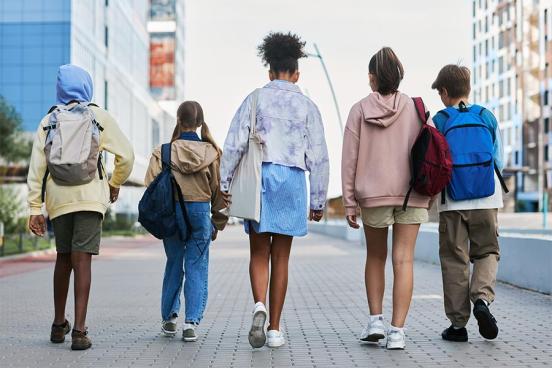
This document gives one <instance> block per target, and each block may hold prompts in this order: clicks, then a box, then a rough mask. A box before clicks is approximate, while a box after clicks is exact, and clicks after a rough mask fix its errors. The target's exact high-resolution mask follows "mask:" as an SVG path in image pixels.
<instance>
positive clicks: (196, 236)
mask: <svg viewBox="0 0 552 368" xmlns="http://www.w3.org/2000/svg"><path fill="white" fill-rule="evenodd" d="M186 209H187V211H188V215H189V217H190V223H191V227H192V229H191V233H190V234H191V235H190V238H189V239H187V240H186V241H184V240H182V239H184V234H185V230H186V225H185V222H184V217H183V215H182V211H181V210H180V204H178V203H177V211H176V217H177V223H178V225H179V228H180V234H176V235H174V236H172V237H170V238H167V239H163V245H164V246H165V254H166V256H167V263H166V265H165V276H164V278H163V291H162V294H161V316H162V318H163V320H168V319H169V318H171V317H173V316H178V315H179V312H180V291H181V290H182V282H183V281H184V303H185V321H186V322H189V323H196V324H198V323H199V322H200V321H201V319H202V318H203V312H204V311H205V306H206V305H207V280H208V278H207V276H208V272H209V244H210V243H211V234H212V229H213V227H212V224H211V216H210V215H211V212H210V211H211V207H210V204H209V203H208V202H186Z"/></svg>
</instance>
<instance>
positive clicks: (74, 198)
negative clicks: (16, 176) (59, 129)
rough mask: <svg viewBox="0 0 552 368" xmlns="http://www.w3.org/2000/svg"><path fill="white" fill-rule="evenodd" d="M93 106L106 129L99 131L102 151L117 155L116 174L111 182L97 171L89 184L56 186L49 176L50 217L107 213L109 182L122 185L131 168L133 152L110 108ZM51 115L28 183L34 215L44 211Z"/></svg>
mask: <svg viewBox="0 0 552 368" xmlns="http://www.w3.org/2000/svg"><path fill="white" fill-rule="evenodd" d="M90 108H91V109H92V111H93V112H94V114H95V116H96V121H97V122H98V123H99V124H100V125H101V126H102V127H103V131H102V132H100V152H101V151H107V152H110V153H112V154H113V155H115V169H114V170H113V175H112V177H111V179H109V181H108V178H107V175H106V173H105V172H104V174H103V180H100V178H99V175H98V173H96V178H95V179H94V180H92V181H91V182H90V183H88V184H84V185H76V186H61V185H57V184H56V183H55V182H54V181H53V180H52V178H51V177H50V176H48V179H47V182H46V196H45V203H46V211H47V212H48V216H49V217H50V219H54V218H56V217H59V216H62V215H65V214H67V213H72V212H79V211H93V212H99V213H101V214H102V215H103V214H105V212H106V211H107V209H108V208H109V204H110V201H109V185H108V183H109V184H111V186H113V187H115V188H119V187H120V186H121V185H122V184H123V183H124V182H125V181H126V180H127V179H128V177H129V175H130V173H131V171H132V167H133V165H134V152H133V149H132V146H131V144H130V142H129V141H128V139H127V138H126V136H125V135H124V134H123V132H122V131H121V129H119V126H118V125H117V123H116V122H115V120H114V119H113V117H112V116H111V115H109V113H107V111H105V110H103V109H101V108H99V107H95V106H91V107H90ZM49 117H50V115H49V114H48V115H46V116H45V117H44V118H43V119H42V121H41V122H40V124H39V126H38V129H37V132H36V136H35V140H34V143H33V151H32V154H31V162H30V163H29V174H28V176H27V186H28V188H29V195H28V203H29V207H30V211H31V215H40V214H41V213H42V180H43V178H44V174H45V172H46V156H45V154H44V145H45V141H46V131H44V129H43V127H45V126H46V125H48V119H49Z"/></svg>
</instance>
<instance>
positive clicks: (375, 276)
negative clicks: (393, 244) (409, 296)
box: [364, 225, 388, 315]
mask: <svg viewBox="0 0 552 368" xmlns="http://www.w3.org/2000/svg"><path fill="white" fill-rule="evenodd" d="M387 233H388V228H386V227H385V228H374V227H370V226H367V225H364V235H365V236H366V266H365V268H364V282H365V285H366V296H367V298H368V307H369V308H370V314H371V315H375V314H382V313H383V293H384V291H385V261H386V260H387Z"/></svg>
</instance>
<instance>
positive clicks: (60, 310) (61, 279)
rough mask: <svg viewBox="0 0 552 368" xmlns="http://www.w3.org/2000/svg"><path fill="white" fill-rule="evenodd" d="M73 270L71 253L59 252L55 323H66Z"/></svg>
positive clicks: (55, 277) (55, 270)
mask: <svg viewBox="0 0 552 368" xmlns="http://www.w3.org/2000/svg"><path fill="white" fill-rule="evenodd" d="M72 270H73V266H72V264H71V253H58V254H57V259H56V267H55V269H54V309H55V317H54V324H56V325H61V324H63V323H65V305H66V304H67V294H68V293H69V280H70V279H71V271H72Z"/></svg>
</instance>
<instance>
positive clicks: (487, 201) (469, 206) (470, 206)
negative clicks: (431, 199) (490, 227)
mask: <svg viewBox="0 0 552 368" xmlns="http://www.w3.org/2000/svg"><path fill="white" fill-rule="evenodd" d="M494 178H495V192H494V194H493V195H492V196H490V197H485V198H479V199H467V200H465V201H453V200H452V199H450V197H449V195H448V193H447V195H446V202H445V204H441V196H438V197H437V199H436V201H438V203H439V207H438V208H439V212H445V211H461V210H486V209H493V208H502V207H504V202H503V201H502V185H500V181H499V180H498V176H497V175H496V173H495V174H494ZM445 192H446V189H445Z"/></svg>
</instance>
